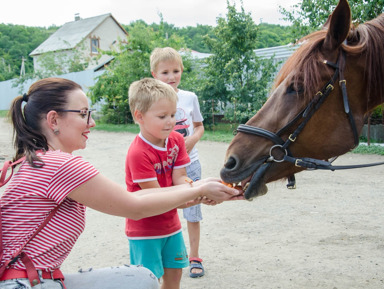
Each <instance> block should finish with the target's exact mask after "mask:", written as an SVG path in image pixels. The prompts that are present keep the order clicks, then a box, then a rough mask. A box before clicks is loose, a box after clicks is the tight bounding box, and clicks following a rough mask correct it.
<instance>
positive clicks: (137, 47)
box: [90, 21, 195, 124]
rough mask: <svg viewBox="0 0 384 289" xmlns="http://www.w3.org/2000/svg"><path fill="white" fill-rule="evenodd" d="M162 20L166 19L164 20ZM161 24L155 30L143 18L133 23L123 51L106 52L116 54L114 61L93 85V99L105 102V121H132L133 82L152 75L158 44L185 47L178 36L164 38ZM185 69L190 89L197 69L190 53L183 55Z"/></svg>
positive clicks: (184, 81) (122, 44)
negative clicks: (130, 93) (151, 61)
mask: <svg viewBox="0 0 384 289" xmlns="http://www.w3.org/2000/svg"><path fill="white" fill-rule="evenodd" d="M161 23H162V22H161ZM161 23H160V25H159V29H158V30H157V31H155V30H154V29H153V28H152V27H150V26H148V25H146V24H145V23H143V22H142V21H138V22H135V23H132V24H131V25H130V26H129V27H128V31H129V36H128V38H127V39H126V40H125V41H124V42H122V43H121V44H120V52H102V53H106V54H110V55H112V56H114V58H115V59H114V61H113V62H112V64H111V65H110V66H109V67H107V68H106V69H107V71H106V73H104V74H102V75H101V76H100V77H99V79H98V81H97V83H96V84H95V85H94V86H93V87H91V88H90V97H91V100H92V102H94V103H96V102H100V101H101V102H102V103H103V104H104V105H103V109H102V113H103V121H105V122H110V123H115V124H126V123H131V122H132V116H131V114H130V110H129V104H128V89H129V85H130V84H131V83H132V82H134V81H136V80H139V79H142V78H144V77H151V71H150V65H149V57H150V54H151V52H152V50H153V49H154V48H156V47H165V46H170V47H173V48H175V49H176V50H179V49H180V48H182V47H184V41H183V39H182V38H180V37H178V36H177V35H172V36H170V37H164V35H165V33H164V28H163V27H164V26H162V24H161ZM183 62H184V66H185V70H184V73H183V81H182V83H183V85H181V87H183V88H185V89H189V88H190V87H192V86H193V83H194V79H195V77H193V75H194V72H193V70H192V69H191V66H192V61H191V60H190V56H188V54H187V53H186V54H185V55H183Z"/></svg>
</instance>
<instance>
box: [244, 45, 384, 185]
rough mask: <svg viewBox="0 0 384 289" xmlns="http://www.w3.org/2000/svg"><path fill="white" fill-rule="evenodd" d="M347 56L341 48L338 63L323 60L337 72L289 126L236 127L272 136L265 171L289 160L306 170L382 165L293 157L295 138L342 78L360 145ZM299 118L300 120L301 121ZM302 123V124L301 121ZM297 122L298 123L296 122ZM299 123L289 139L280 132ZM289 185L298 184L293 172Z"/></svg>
mask: <svg viewBox="0 0 384 289" xmlns="http://www.w3.org/2000/svg"><path fill="white" fill-rule="evenodd" d="M345 62H346V56H345V52H344V50H343V49H340V54H339V57H338V60H337V62H336V63H332V62H329V61H327V60H325V61H324V63H325V64H327V65H328V66H330V67H332V68H334V69H335V72H334V74H333V76H332V77H331V79H330V80H329V81H328V82H327V83H326V84H325V85H324V87H323V88H322V89H321V90H320V91H318V92H317V93H316V95H315V97H314V98H313V100H312V101H311V102H309V104H308V105H307V106H306V107H305V108H304V109H303V110H302V111H301V112H299V113H298V114H297V115H296V116H295V117H294V118H293V119H292V120H291V121H290V122H289V123H288V124H287V125H285V126H284V127H283V128H282V129H280V130H279V131H278V132H276V133H274V132H271V131H268V130H265V129H263V128H260V127H254V126H250V125H246V124H240V125H239V126H238V128H237V132H242V133H247V134H252V135H256V136H260V137H264V138H267V139H269V140H270V141H272V142H273V143H274V145H272V146H271V148H270V150H269V156H267V157H265V162H264V164H263V165H262V166H264V167H263V170H264V171H266V170H267V169H269V167H270V166H271V164H272V163H273V162H276V163H280V162H289V163H292V164H294V165H295V166H297V167H302V168H305V169H311V170H316V169H322V170H331V171H334V170H341V169H355V168H364V167H371V166H377V165H382V164H384V162H378V163H371V164H361V165H345V166H333V165H332V161H333V160H334V159H335V158H334V159H333V160H332V161H325V160H319V159H314V158H306V157H304V158H297V157H294V156H293V155H292V153H291V151H290V149H289V146H290V145H291V144H292V143H293V142H295V141H296V138H297V137H298V135H299V134H300V133H301V132H302V130H303V129H304V127H305V125H306V124H307V123H308V121H309V120H310V119H311V117H312V116H313V115H314V114H315V112H316V111H317V110H318V109H319V108H320V106H321V105H322V104H323V103H324V101H325V100H326V98H327V97H328V95H329V94H330V93H331V92H332V90H333V89H334V83H335V81H336V80H337V78H339V85H340V88H341V92H342V97H343V104H344V112H345V113H346V114H347V115H348V119H349V123H350V125H351V128H352V132H353V139H354V144H355V147H356V146H357V145H358V144H359V134H358V132H357V128H356V123H355V120H354V118H353V114H352V111H351V109H350V107H349V101H348V93H347V86H346V80H345V78H344V68H345ZM299 121H301V122H300V123H299ZM298 123H299V124H298ZM297 124H298V125H297ZM294 125H297V128H296V129H295V130H294V131H293V133H291V134H290V135H289V136H288V138H287V139H286V140H283V139H282V138H281V135H282V134H283V133H284V132H286V131H288V130H289V129H290V128H291V127H293V126H294ZM275 150H280V151H281V152H282V153H283V155H284V156H283V157H282V158H279V159H276V158H275V157H274V156H273V152H274V151H275ZM287 187H288V188H289V189H294V188H295V187H296V181H295V176H294V175H291V176H289V177H288V184H287Z"/></svg>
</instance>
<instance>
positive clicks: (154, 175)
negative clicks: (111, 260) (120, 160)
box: [125, 78, 200, 289]
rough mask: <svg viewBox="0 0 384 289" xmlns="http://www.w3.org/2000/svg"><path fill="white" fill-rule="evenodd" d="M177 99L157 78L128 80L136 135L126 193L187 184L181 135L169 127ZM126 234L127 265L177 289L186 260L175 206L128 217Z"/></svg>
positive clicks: (127, 166)
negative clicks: (138, 217) (136, 217)
mask: <svg viewBox="0 0 384 289" xmlns="http://www.w3.org/2000/svg"><path fill="white" fill-rule="evenodd" d="M176 103H177V94H176V92H175V91H174V90H173V88H172V87H171V86H170V85H168V84H165V83H163V82H161V81H159V80H156V79H150V78H145V79H142V80H140V81H136V82H134V83H132V84H131V86H130V88H129V106H130V109H131V112H132V116H133V118H134V120H135V122H136V123H138V124H139V126H140V133H139V135H137V136H136V138H135V139H134V141H133V142H132V143H131V145H130V148H129V150H128V154H127V157H126V164H125V171H126V178H125V180H126V184H127V189H128V191H131V192H135V191H138V190H141V189H146V188H158V187H169V186H174V185H179V184H185V181H186V179H187V174H186V170H185V168H186V167H187V166H188V165H189V164H190V159H189V156H188V153H187V151H186V148H185V143H184V139H183V136H182V135H181V134H179V133H178V132H175V131H174V130H173V128H174V126H175V124H176V119H175V114H176ZM199 202H200V200H195V201H194V202H191V203H189V204H188V205H187V204H186V206H190V205H194V204H196V203H199ZM125 232H126V235H127V236H128V239H129V245H130V259H131V264H133V265H135V264H136V265H143V266H144V267H147V268H149V269H150V270H152V272H153V273H154V274H155V275H156V277H157V278H159V279H160V278H161V277H162V279H163V282H162V287H161V288H163V289H165V288H166V289H174V288H175V289H178V288H180V281H181V276H182V268H184V267H188V265H189V264H188V254H187V250H186V247H185V244H184V239H183V235H182V231H181V223H180V220H179V216H178V213H177V209H173V210H171V211H169V212H166V213H164V214H161V215H157V216H153V217H149V218H144V219H141V220H138V221H134V220H131V219H127V220H126V229H125Z"/></svg>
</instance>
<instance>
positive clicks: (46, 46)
mask: <svg viewBox="0 0 384 289" xmlns="http://www.w3.org/2000/svg"><path fill="white" fill-rule="evenodd" d="M127 35H128V33H127V32H126V31H125V29H124V28H123V27H122V26H121V25H120V24H119V22H117V21H116V19H115V18H114V17H113V16H112V14H110V13H109V14H103V15H100V16H95V17H90V18H86V19H81V18H80V17H79V15H78V14H76V15H75V21H72V22H68V23H65V24H64V25H63V26H62V27H61V28H59V29H58V30H57V31H56V32H55V33H53V34H52V35H51V36H50V37H49V38H48V39H47V40H45V41H44V42H43V43H42V44H40V45H39V46H38V47H37V48H36V49H35V50H33V51H32V52H31V53H30V54H29V55H30V56H31V57H32V58H33V65H34V70H35V72H37V71H41V70H43V68H42V62H43V61H44V59H46V58H47V56H48V55H49V56H53V57H54V59H55V60H56V61H57V63H60V64H62V65H63V64H64V65H67V66H64V68H63V72H68V68H69V67H68V66H69V65H70V63H71V60H72V62H73V61H78V62H83V63H84V62H86V63H88V66H87V68H86V69H93V68H94V67H96V66H99V65H100V64H102V63H104V62H108V61H109V59H108V58H109V56H108V55H101V53H100V52H99V50H106V51H109V50H118V49H119V42H120V41H125V39H126V37H127Z"/></svg>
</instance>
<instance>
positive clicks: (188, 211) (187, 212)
mask: <svg viewBox="0 0 384 289" xmlns="http://www.w3.org/2000/svg"><path fill="white" fill-rule="evenodd" d="M186 170H187V175H188V177H189V178H190V179H192V180H193V181H194V182H195V181H198V180H200V179H201V165H200V161H199V160H197V161H194V162H192V163H191V164H190V165H189V166H188V167H186ZM183 216H184V219H186V220H187V221H188V222H192V223H196V222H200V221H201V220H202V219H203V215H202V213H201V205H200V204H199V205H196V206H192V207H189V208H185V209H183Z"/></svg>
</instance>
